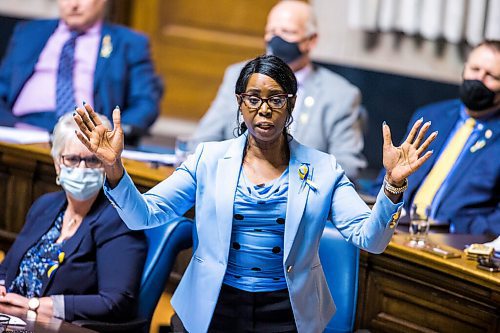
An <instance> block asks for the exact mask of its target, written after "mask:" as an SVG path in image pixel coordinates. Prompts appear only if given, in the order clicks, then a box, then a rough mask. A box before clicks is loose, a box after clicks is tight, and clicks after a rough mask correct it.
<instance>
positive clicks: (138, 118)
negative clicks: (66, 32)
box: [0, 20, 163, 131]
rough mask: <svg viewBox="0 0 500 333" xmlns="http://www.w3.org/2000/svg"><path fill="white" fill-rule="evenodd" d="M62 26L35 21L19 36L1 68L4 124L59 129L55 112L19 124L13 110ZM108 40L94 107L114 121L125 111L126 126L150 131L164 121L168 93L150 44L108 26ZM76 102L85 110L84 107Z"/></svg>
mask: <svg viewBox="0 0 500 333" xmlns="http://www.w3.org/2000/svg"><path fill="white" fill-rule="evenodd" d="M58 23H59V21H58V20H39V21H29V22H25V23H20V24H19V25H18V26H17V27H16V29H15V30H14V33H13V35H12V38H11V40H10V44H9V47H8V49H7V53H6V56H5V58H4V59H3V62H2V65H1V67H0V123H3V124H4V125H10V126H11V125H13V123H15V122H18V121H22V122H27V123H31V124H33V125H37V126H40V127H45V128H47V129H49V130H52V128H53V127H54V125H55V122H56V120H57V119H56V118H55V114H54V112H43V113H41V114H36V113H35V114H31V115H27V116H24V117H21V118H15V117H14V116H13V115H12V111H11V110H12V107H13V105H14V103H15V101H16V99H17V97H18V96H19V93H20V92H21V89H22V88H23V86H24V84H25V83H26V81H27V80H28V79H29V78H30V77H31V75H32V74H33V72H34V69H35V65H36V63H37V61H38V58H39V56H40V53H41V52H42V50H43V48H44V47H45V44H46V43H47V41H48V39H49V37H50V36H51V35H52V33H53V32H54V31H55V29H56V28H57V25H58ZM106 36H109V38H110V41H111V45H112V51H111V53H110V54H109V56H108V57H106V56H103V54H101V50H100V49H99V52H98V55H97V57H98V58H97V63H96V68H95V73H94V105H93V107H94V108H95V110H96V111H97V112H99V113H102V114H104V115H106V116H107V117H108V118H109V119H111V114H112V111H113V109H114V108H115V106H116V105H119V106H120V108H121V110H122V123H123V124H124V125H131V126H135V128H137V130H139V131H145V130H146V129H147V128H148V127H149V126H150V125H151V124H152V123H153V122H154V120H155V119H156V117H157V116H158V111H159V101H160V98H161V96H162V92H163V87H162V84H161V81H160V80H159V78H158V77H157V76H156V75H155V73H154V69H153V64H152V62H151V55H150V51H149V42H148V39H147V38H146V37H145V36H143V35H141V34H139V33H137V32H134V31H132V30H130V29H128V28H125V27H122V26H118V25H113V24H106V23H105V24H103V26H102V31H101V39H102V38H104V37H106ZM101 47H102V43H101V45H100V48H101ZM76 102H77V103H78V104H79V105H80V103H81V102H82V101H76ZM48 111H52V110H48Z"/></svg>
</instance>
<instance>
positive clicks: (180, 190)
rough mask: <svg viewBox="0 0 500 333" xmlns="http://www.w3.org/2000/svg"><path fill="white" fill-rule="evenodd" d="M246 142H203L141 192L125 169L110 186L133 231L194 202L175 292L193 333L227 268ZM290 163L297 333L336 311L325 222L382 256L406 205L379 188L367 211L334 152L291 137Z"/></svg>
mask: <svg viewBox="0 0 500 333" xmlns="http://www.w3.org/2000/svg"><path fill="white" fill-rule="evenodd" d="M245 142H246V135H242V136H240V137H238V138H236V139H232V140H228V141H223V142H210V143H205V144H201V145H199V146H198V148H197V150H196V152H195V154H194V155H192V156H191V157H190V158H188V160H187V161H186V162H185V163H184V164H183V165H181V166H180V167H179V168H178V169H177V170H176V171H175V172H174V173H173V174H172V175H171V176H170V177H169V178H167V179H166V180H164V181H163V182H161V183H160V184H158V185H157V186H155V187H154V188H152V189H151V190H150V191H148V192H147V193H145V194H143V195H141V194H140V193H139V192H138V191H137V189H136V188H135V186H134V185H133V183H132V180H131V179H130V177H129V176H128V175H127V174H125V175H124V177H123V178H122V180H121V181H120V183H119V184H118V185H117V186H116V187H115V188H114V189H110V188H109V187H108V186H107V185H105V191H106V194H107V195H108V197H109V198H110V200H111V201H112V202H113V205H115V206H116V208H117V210H118V213H119V215H120V216H121V218H122V219H123V221H125V223H126V224H127V226H128V227H129V228H131V229H145V228H152V227H155V226H158V225H160V224H163V223H168V222H169V221H171V220H173V219H175V218H176V217H178V216H182V215H183V214H184V213H185V212H186V211H187V210H189V209H190V208H191V207H192V206H193V205H195V207H196V230H195V233H196V235H195V237H197V238H198V239H197V244H198V246H197V247H196V248H195V249H194V252H193V257H192V258H191V262H190V263H189V266H188V268H187V270H186V272H185V273H184V276H183V278H182V280H181V282H180V284H179V286H178V288H177V290H176V292H175V294H174V296H173V297H172V305H173V307H174V309H175V311H176V312H177V314H178V315H179V317H180V318H181V320H182V322H183V324H184V325H185V327H186V329H187V330H188V331H189V332H192V333H197V332H206V331H207V329H208V327H209V324H210V321H211V318H212V314H213V312H214V309H215V305H216V303H217V299H218V296H219V292H220V288H221V286H222V280H223V279H224V274H225V272H226V267H227V261H228V253H229V247H230V239H231V227H232V221H233V204H234V196H235V191H236V185H237V182H238V175H239V173H240V168H241V164H242V158H243V150H244V149H245ZM302 164H307V165H308V167H309V174H310V177H309V179H310V180H311V181H312V182H314V184H315V185H316V187H317V189H316V190H314V189H313V188H312V187H311V186H309V185H307V184H305V183H304V182H303V181H302V180H301V179H300V177H299V174H298V170H299V167H300V166H301V165H302ZM289 168H290V169H289V175H290V176H289V177H290V179H289V189H288V204H287V210H286V218H285V236H284V237H285V238H284V257H283V270H284V272H285V278H286V281H287V285H288V290H289V293H290V300H291V304H292V309H293V313H294V316H295V322H296V325H297V329H298V331H299V332H321V331H323V329H324V328H325V326H326V324H327V323H328V321H329V320H330V319H331V317H332V316H333V314H334V313H335V305H334V303H333V300H332V297H331V295H330V291H329V289H328V286H327V283H326V280H325V276H324V273H323V269H322V266H321V262H320V259H319V255H318V246H319V241H320V238H321V235H322V232H323V228H324V226H325V223H326V221H327V220H331V221H333V224H334V225H335V227H337V229H339V231H340V232H341V233H342V235H343V236H344V237H345V239H346V240H347V241H350V242H352V243H354V244H355V245H356V246H359V247H360V248H363V249H365V250H368V251H370V252H376V253H380V252H382V251H384V249H385V247H386V246H387V244H388V243H389V241H390V239H391V236H392V234H393V232H394V227H395V225H396V222H397V217H398V216H399V209H400V206H401V205H402V203H399V204H396V205H395V204H393V203H392V202H391V201H390V200H389V199H388V198H387V197H386V196H385V194H384V193H383V191H381V192H380V193H379V195H378V198H377V203H376V204H375V206H374V207H373V211H370V209H369V208H368V207H367V206H366V204H365V203H364V202H363V200H361V198H360V197H359V196H358V195H357V193H356V192H355V190H354V188H353V185H352V183H351V182H350V181H349V179H348V178H347V177H346V176H345V175H344V171H343V170H342V169H341V167H340V166H339V165H338V164H337V162H336V160H335V157H333V156H331V155H328V154H325V153H322V152H319V151H317V150H314V149H312V148H307V147H306V146H303V145H301V144H299V143H298V142H297V141H295V140H292V141H291V142H290V165H289ZM332 255H335V253H332ZM339 260H342V258H339Z"/></svg>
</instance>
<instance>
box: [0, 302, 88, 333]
mask: <svg viewBox="0 0 500 333" xmlns="http://www.w3.org/2000/svg"><path fill="white" fill-rule="evenodd" d="M0 313H3V314H8V315H11V316H16V317H19V318H21V319H22V320H24V321H25V322H26V326H13V325H9V326H8V327H7V329H8V330H7V331H6V332H26V333H27V332H35V333H96V332H95V331H92V330H89V329H88V328H83V327H79V326H76V325H73V324H71V323H68V322H65V321H63V320H61V319H57V318H53V317H42V316H37V317H35V318H32V319H28V316H27V313H26V311H25V310H23V309H20V308H18V307H15V306H9V305H5V304H0ZM0 329H3V327H1V326H0ZM2 332H3V331H2Z"/></svg>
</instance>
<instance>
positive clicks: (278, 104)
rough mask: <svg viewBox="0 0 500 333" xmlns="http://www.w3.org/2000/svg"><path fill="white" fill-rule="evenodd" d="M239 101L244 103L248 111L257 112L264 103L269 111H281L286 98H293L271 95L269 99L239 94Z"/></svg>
mask: <svg viewBox="0 0 500 333" xmlns="http://www.w3.org/2000/svg"><path fill="white" fill-rule="evenodd" d="M238 96H240V98H241V100H242V101H243V103H245V105H246V107H247V108H249V109H250V110H254V111H256V110H259V109H260V108H261V106H262V104H263V103H264V102H266V104H267V106H269V108H270V109H271V110H279V109H282V108H283V107H284V106H285V104H286V102H287V100H288V98H291V97H293V95H292V94H277V95H273V96H270V97H267V98H265V97H260V96H257V95H252V94H245V93H243V94H239V95H238Z"/></svg>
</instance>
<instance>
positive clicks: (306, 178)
mask: <svg viewBox="0 0 500 333" xmlns="http://www.w3.org/2000/svg"><path fill="white" fill-rule="evenodd" d="M311 176H312V175H311V174H310V172H309V166H308V165H307V164H306V163H302V164H301V165H300V167H299V177H300V179H301V180H302V186H301V187H302V188H303V187H304V186H305V184H307V185H309V187H310V188H311V189H312V190H313V191H317V190H318V186H317V185H316V184H315V183H314V182H313V181H312V180H311V179H310V178H311Z"/></svg>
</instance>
